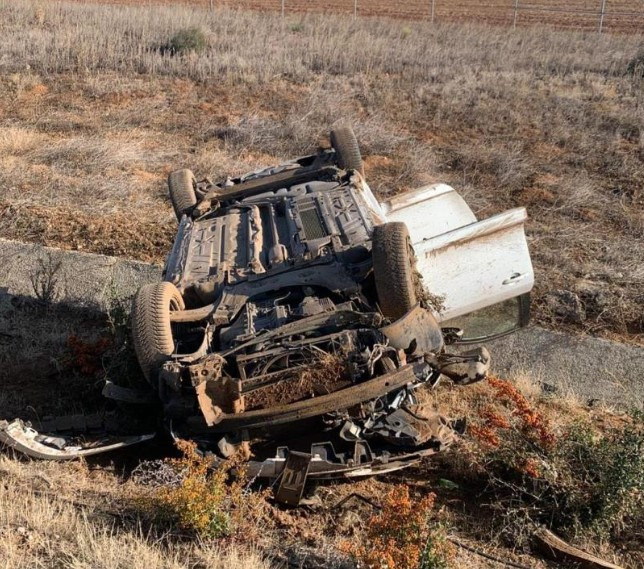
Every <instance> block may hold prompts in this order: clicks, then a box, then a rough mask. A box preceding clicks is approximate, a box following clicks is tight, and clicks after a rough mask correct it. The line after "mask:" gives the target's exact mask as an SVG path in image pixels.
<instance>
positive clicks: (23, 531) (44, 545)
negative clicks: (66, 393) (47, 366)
mask: <svg viewBox="0 0 644 569" xmlns="http://www.w3.org/2000/svg"><path fill="white" fill-rule="evenodd" d="M0 477H1V479H2V484H0V565H1V566H2V567H3V568H5V569H37V568H41V567H42V568H50V567H74V568H78V569H81V568H82V569H84V568H87V569H150V568H152V567H154V568H155V569H157V568H158V569H184V568H194V567H200V568H203V569H269V567H270V566H271V565H270V563H269V562H268V561H264V560H263V559H262V558H261V557H260V556H259V554H257V553H255V552H253V551H245V550H242V549H238V548H227V549H226V548H221V547H218V546H217V545H213V544H206V543H198V542H188V541H186V542H183V543H182V542H181V540H176V539H170V538H168V536H164V535H159V534H158V533H155V531H154V530H152V529H145V526H144V525H142V524H140V523H138V522H137V520H136V512H124V511H123V504H124V503H125V502H126V500H124V496H127V494H128V493H131V492H132V491H133V489H132V487H131V485H128V484H126V485H122V484H118V483H117V481H116V479H114V478H111V477H110V476H109V475H107V474H105V473H91V472H90V471H89V470H88V469H87V468H85V467H84V466H83V465H82V464H66V465H62V464H55V463H49V464H46V463H45V464H44V463H21V462H18V461H15V460H10V459H9V458H7V457H5V456H0Z"/></svg>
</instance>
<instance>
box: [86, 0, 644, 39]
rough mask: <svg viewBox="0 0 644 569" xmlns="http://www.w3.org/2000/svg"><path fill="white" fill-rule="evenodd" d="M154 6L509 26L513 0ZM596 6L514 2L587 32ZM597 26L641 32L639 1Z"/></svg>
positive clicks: (620, 0) (612, 6)
mask: <svg viewBox="0 0 644 569" xmlns="http://www.w3.org/2000/svg"><path fill="white" fill-rule="evenodd" d="M76 1H80V2H82V1H85V0H76ZM112 3H114V4H143V3H146V0H112ZM154 3H155V4H187V5H191V6H200V7H210V6H212V5H214V6H216V7H220V6H229V7H231V8H235V9H246V10H248V9H250V10H257V11H272V12H281V10H282V6H283V7H284V11H285V13H286V14H287V15H289V16H292V15H293V14H305V13H316V12H317V13H320V12H322V13H332V14H345V15H347V14H348V15H351V16H353V14H354V11H355V13H356V14H357V15H358V16H359V17H384V18H396V19H402V20H425V21H431V19H432V6H433V18H434V22H436V23H454V22H473V21H476V22H479V23H481V22H482V23H486V24H491V25H499V26H512V25H514V23H515V20H514V14H515V11H514V8H515V4H517V3H516V2H515V0H482V1H481V0H459V2H458V3H453V2H449V1H448V0H435V2H432V0H408V1H406V2H389V1H387V0H357V1H356V0H330V1H327V2H324V3H315V2H308V1H307V0H285V1H284V2H282V0H215V1H214V2H211V1H210V0H155V2H154ZM600 11H601V5H600V3H598V2H597V0H573V1H572V2H571V1H567V2H564V1H563V0H536V1H535V0H532V1H531V2H520V3H518V11H517V18H516V25H517V26H520V27H521V26H535V25H537V26H552V27H556V28H558V29H575V30H592V31H596V30H597V29H598V28H599V16H600ZM602 29H603V31H605V32H627V33H641V31H642V29H644V10H643V9H642V3H641V2H640V1H639V0H608V1H607V2H606V3H605V5H604V18H603V22H602Z"/></svg>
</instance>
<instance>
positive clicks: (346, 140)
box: [331, 126, 364, 175]
mask: <svg viewBox="0 0 644 569" xmlns="http://www.w3.org/2000/svg"><path fill="white" fill-rule="evenodd" d="M331 146H333V150H335V153H336V155H337V158H338V165H339V166H340V168H342V169H344V170H357V171H358V172H360V174H362V175H364V165H363V163H362V155H361V154H360V147H359V146H358V140H357V139H356V135H355V134H354V133H353V129H352V128H351V127H350V126H342V127H339V128H336V129H334V130H332V131H331Z"/></svg>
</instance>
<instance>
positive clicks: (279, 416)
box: [188, 365, 416, 432]
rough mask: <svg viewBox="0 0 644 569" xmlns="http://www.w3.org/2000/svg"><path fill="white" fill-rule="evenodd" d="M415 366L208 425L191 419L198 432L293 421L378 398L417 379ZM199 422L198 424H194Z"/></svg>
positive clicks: (229, 417)
mask: <svg viewBox="0 0 644 569" xmlns="http://www.w3.org/2000/svg"><path fill="white" fill-rule="evenodd" d="M414 370H415V367H414V366H411V365H409V366H405V367H402V368H399V369H397V370H396V371H394V372H392V373H389V374H386V375H382V376H380V377H376V378H374V379H370V380H368V381H365V382H363V383H359V384H357V385H354V386H352V387H347V388H346V389H340V390H339V391H334V392H333V393H329V394H327V395H321V396H319V397H313V398H311V399H305V400H304V401H298V402H296V403H290V404H288V405H280V406H277V407H272V408H270V409H258V410H256V411H246V412H244V413H237V414H232V413H231V414H223V415H221V417H220V418H219V420H218V421H217V423H216V424H215V425H213V426H211V427H206V426H205V425H203V423H201V422H195V421H193V420H191V419H192V418H191V419H189V420H188V422H189V423H192V425H191V426H192V428H193V429H194V430H195V431H196V432H227V431H235V430H237V429H242V428H260V427H269V426H275V425H282V424H285V423H290V422H293V421H299V420H302V419H308V418H311V417H316V416H318V415H323V414H325V413H330V412H332V411H336V410H338V409H345V408H347V407H351V406H352V405H355V404H357V403H362V402H363V401H368V400H370V399H376V398H378V397H381V396H382V395H385V394H386V393H390V392H391V391H394V390H396V389H400V388H401V387H403V386H405V385H407V384H409V383H412V382H414V381H416V375H415V374H414ZM195 423H196V424H195Z"/></svg>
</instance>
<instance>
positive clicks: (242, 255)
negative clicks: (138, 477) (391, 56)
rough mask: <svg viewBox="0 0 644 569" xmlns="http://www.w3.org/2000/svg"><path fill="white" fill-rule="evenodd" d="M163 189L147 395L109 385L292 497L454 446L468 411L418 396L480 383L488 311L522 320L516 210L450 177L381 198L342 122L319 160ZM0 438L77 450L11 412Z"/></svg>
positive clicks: (148, 298)
mask: <svg viewBox="0 0 644 569" xmlns="http://www.w3.org/2000/svg"><path fill="white" fill-rule="evenodd" d="M169 187H170V197H171V201H172V203H173V207H174V210H175V213H176V215H177V219H178V221H179V227H178V231H177V236H176V239H175V243H174V245H173V248H172V250H171V252H170V254H169V256H168V259H167V262H166V265H165V269H164V273H163V280H162V282H159V283H153V284H150V285H144V286H143V287H141V289H140V290H139V292H138V293H137V295H136V297H135V298H134V302H133V310H132V336H133V344H134V347H135V350H136V354H137V357H138V360H139V363H140V365H141V369H142V371H143V374H144V376H145V379H146V380H147V384H148V390H147V391H143V392H140V393H136V392H135V390H132V389H129V388H125V387H121V386H118V385H114V384H111V385H110V384H108V385H106V387H105V390H104V394H105V395H106V396H107V397H108V398H112V399H117V400H120V401H126V402H128V403H133V402H137V403H142V404H143V408H144V409H150V406H149V405H150V402H151V401H154V402H156V403H155V405H156V409H157V411H155V412H157V413H159V414H160V417H161V418H162V419H161V423H162V425H163V428H164V430H165V431H166V432H167V433H169V434H170V435H171V436H172V437H173V438H175V439H189V440H192V441H194V442H195V443H196V445H197V448H198V449H199V450H200V452H202V453H203V454H205V455H208V456H211V457H212V458H213V460H214V461H215V462H217V461H220V460H223V459H226V458H227V457H230V456H232V455H233V454H236V453H240V452H241V453H243V454H244V455H245V456H246V457H247V458H248V459H249V469H250V473H251V475H252V476H266V477H270V478H276V477H278V476H280V475H282V479H283V481H282V482H283V483H282V484H281V485H280V489H279V491H278V495H281V496H282V499H283V501H285V502H287V503H297V500H298V499H299V496H300V495H301V488H300V486H301V484H299V483H298V484H292V482H293V480H295V479H297V480H300V481H301V479H302V478H303V479H306V478H307V477H317V478H329V477H337V476H343V477H354V476H361V475H369V474H375V473H378V472H386V471H390V470H395V469H398V468H403V467H405V466H408V465H409V464H413V463H414V462H417V461H418V460H419V459H420V458H421V457H423V456H427V455H429V454H432V453H434V452H437V451H440V450H443V449H444V448H446V447H448V446H449V445H450V444H451V443H452V442H453V441H454V440H456V438H457V437H458V434H459V433H461V432H462V430H463V428H464V423H463V421H455V420H452V419H449V418H446V417H443V416H441V415H440V414H439V413H438V412H437V411H436V410H434V409H431V408H429V407H428V406H427V405H423V404H422V398H419V396H418V393H419V390H421V389H432V388H433V387H435V386H436V385H437V383H438V382H439V381H441V380H443V379H445V378H448V379H449V380H451V381H453V382H454V383H456V384H458V385H466V384H468V383H472V382H475V381H478V380H480V379H482V378H484V377H485V375H486V373H487V371H488V368H489V365H490V356H489V354H488V352H487V350H486V349H485V348H484V347H475V348H473V349H465V350H464V349H463V348H462V346H461V344H463V345H465V344H467V343H468V342H470V341H474V340H475V341H477V342H478V341H479V340H480V339H481V337H483V336H485V334H483V333H481V331H480V330H481V329H482V325H483V324H486V323H487V322H489V321H493V324H494V326H492V333H491V334H488V337H494V336H498V335H501V334H504V333H507V332H509V331H511V330H513V329H516V328H517V327H520V326H524V325H525V324H526V323H527V318H528V316H527V306H528V305H527V299H528V293H529V290H530V288H531V287H532V282H533V275H532V267H531V264H530V259H529V254H528V252H527V246H526V244H525V236H524V233H523V220H524V219H525V211H524V210H523V211H519V210H511V211H510V212H506V213H505V214H500V215H499V216H496V219H495V218H491V220H492V221H491V222H490V220H485V221H483V222H477V221H476V218H475V217H474V216H473V214H472V213H471V211H470V210H469V208H467V206H466V204H465V203H464V202H463V200H462V198H460V197H459V196H458V195H457V194H455V192H454V191H453V190H452V189H451V188H449V187H447V186H444V185H436V186H432V187H431V188H423V189H421V190H418V191H415V192H411V193H408V194H403V195H402V197H400V198H397V201H396V199H394V200H392V201H390V202H387V203H385V204H381V203H379V202H378V201H377V200H376V198H375V197H374V195H373V193H372V192H371V190H370V189H369V187H368V185H367V184H366V182H365V179H364V172H363V166H362V159H361V156H360V151H359V148H358V145H357V141H356V139H355V136H354V135H353V131H352V130H351V129H350V128H348V127H341V128H339V129H336V130H335V131H333V132H332V133H331V148H330V149H324V150H320V151H319V152H317V153H316V154H314V155H311V156H306V157H304V158H301V159H297V160H294V161H291V162H287V163H285V164H282V165H280V166H277V167H273V168H268V169H264V170H261V171H258V172H252V173H249V174H246V175H244V176H241V177H238V178H232V179H231V178H228V179H226V180H224V181H220V182H218V183H213V182H212V181H211V180H209V179H204V180H200V181H197V180H196V178H195V177H194V175H193V174H192V172H190V171H189V170H178V171H176V172H173V173H172V174H170V177H169ZM445 188H448V189H445ZM405 196H406V198H405ZM405 199H406V201H405ZM428 228H431V229H428ZM421 233H422V235H421ZM446 236H447V237H449V239H448V238H447V237H446ZM430 246H431V247H430ZM481 252H482V253H483V255H484V256H483V257H481ZM439 253H440V254H439ZM508 253H510V254H508ZM454 254H460V257H459V259H460V260H463V261H465V264H463V265H462V266H461V267H460V268H459V266H458V262H455V261H454V260H452V259H450V255H454ZM485 255H487V257H485ZM491 257H494V258H493V259H492V258H491ZM443 262H445V263H446V265H445V269H444V270H443V272H442V273H441V272H440V269H441V263H443ZM503 263H507V264H508V266H507V267H506V266H502V264H503ZM477 264H478V265H479V266H480V267H482V268H484V271H483V272H482V270H479V269H478V268H477V266H476V265H477ZM493 265H494V266H495V267H497V266H498V267H501V269H500V270H496V269H495V270H496V272H495V270H492V269H490V268H489V267H491V266H493ZM468 270H472V271H478V272H476V273H473V274H475V277H474V278H471V279H469V280H468V284H467V285H465V284H459V279H463V278H464V277H466V276H467V275H464V274H463V273H464V272H465V271H468ZM492 273H494V274H492ZM496 273H498V274H496ZM450 279H451V280H452V281H453V283H451V282H450ZM486 279H487V280H486ZM470 281H473V282H474V285H471V284H469V283H470ZM497 281H498V282H497ZM490 283H492V284H490ZM459 287H460V288H459ZM485 311H487V312H485ZM485 314H488V315H487V316H486V315H485ZM472 316H474V318H472ZM468 317H469V318H470V320H469V322H470V323H473V327H474V328H476V331H475V332H474V333H473V335H471V336H472V338H471V340H468V332H467V325H464V324H463V322H467V318H468ZM464 319H465V320H464ZM507 322H510V326H506V324H507ZM150 412H152V411H150ZM152 434H153V433H150V434H147V433H146V434H143V435H140V437H148V436H152ZM0 439H1V440H3V441H4V442H5V443H8V444H11V445H12V446H14V447H16V448H19V450H22V451H23V452H26V453H27V454H32V455H34V456H36V455H38V456H39V458H71V457H73V456H78V455H79V454H82V452H83V443H82V442H80V443H79V442H78V437H76V439H74V438H73V437H72V438H70V439H66V438H65V437H64V434H63V433H61V432H56V433H51V432H50V433H45V434H43V435H40V434H39V433H38V432H37V431H35V430H33V429H31V428H30V427H29V426H28V425H24V424H22V423H20V422H13V423H6V422H5V423H4V424H0ZM143 440H144V439H141V440H136V437H132V436H130V437H129V438H123V437H121V438H120V439H119V440H118V441H117V442H116V443H114V441H112V442H111V447H110V445H103V446H108V447H110V449H111V448H113V446H114V444H117V445H118V444H120V445H127V444H133V443H135V442H142V441H143ZM52 441H53V442H52ZM98 447H100V445H98V446H96V445H95V446H94V448H98ZM48 449H50V450H51V451H52V452H51V453H48ZM48 454H49V455H51V456H48ZM54 455H55V456H54ZM287 473H290V475H289V476H287V475H286V474H287ZM298 473H299V474H298ZM288 481H290V483H291V485H290V486H289V482H288Z"/></svg>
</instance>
